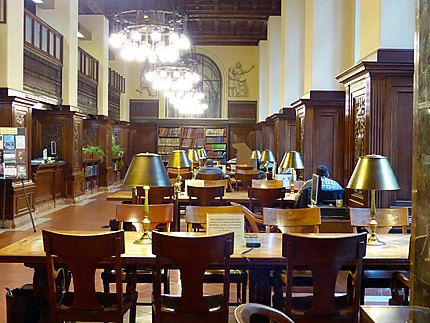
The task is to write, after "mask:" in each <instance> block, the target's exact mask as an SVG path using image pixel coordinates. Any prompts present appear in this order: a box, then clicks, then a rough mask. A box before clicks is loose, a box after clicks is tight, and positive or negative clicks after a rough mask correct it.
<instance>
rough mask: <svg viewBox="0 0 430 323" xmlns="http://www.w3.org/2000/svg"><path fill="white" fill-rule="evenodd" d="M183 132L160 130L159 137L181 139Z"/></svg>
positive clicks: (178, 129) (168, 129) (177, 129)
mask: <svg viewBox="0 0 430 323" xmlns="http://www.w3.org/2000/svg"><path fill="white" fill-rule="evenodd" d="M180 132H181V128H179V127H178V128H159V129H158V136H159V137H179V134H180Z"/></svg>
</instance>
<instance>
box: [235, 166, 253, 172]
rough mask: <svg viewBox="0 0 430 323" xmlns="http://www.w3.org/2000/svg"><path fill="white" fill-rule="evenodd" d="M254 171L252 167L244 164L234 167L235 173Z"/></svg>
mask: <svg viewBox="0 0 430 323" xmlns="http://www.w3.org/2000/svg"><path fill="white" fill-rule="evenodd" d="M253 169H255V167H254V166H248V165H246V164H243V165H236V171H241V170H253Z"/></svg>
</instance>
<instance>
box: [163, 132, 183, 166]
mask: <svg viewBox="0 0 430 323" xmlns="http://www.w3.org/2000/svg"><path fill="white" fill-rule="evenodd" d="M180 134H181V128H180V127H160V128H158V154H159V155H160V156H161V159H162V160H163V162H168V161H169V157H170V155H171V153H172V151H173V150H176V149H179V136H180Z"/></svg>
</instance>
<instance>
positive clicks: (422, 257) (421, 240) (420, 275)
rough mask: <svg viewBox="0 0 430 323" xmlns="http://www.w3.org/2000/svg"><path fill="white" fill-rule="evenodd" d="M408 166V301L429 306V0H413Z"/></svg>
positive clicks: (427, 307) (415, 304)
mask: <svg viewBox="0 0 430 323" xmlns="http://www.w3.org/2000/svg"><path fill="white" fill-rule="evenodd" d="M417 4H418V5H417V21H416V40H417V41H416V42H415V58H416V61H415V82H414V87H415V92H414V144H413V145H414V153H413V156H412V157H413V158H412V159H413V166H412V167H413V169H412V177H413V179H412V217H413V218H412V248H411V270H412V278H413V287H412V295H411V303H412V305H414V306H418V307H424V308H426V309H427V310H428V309H429V308H430V299H429V297H428V291H429V289H430V286H429V285H430V279H429V273H430V270H429V269H430V244H429V238H430V235H429V232H430V84H429V82H428V80H429V75H430V45H429V44H430V0H418V1H417Z"/></svg>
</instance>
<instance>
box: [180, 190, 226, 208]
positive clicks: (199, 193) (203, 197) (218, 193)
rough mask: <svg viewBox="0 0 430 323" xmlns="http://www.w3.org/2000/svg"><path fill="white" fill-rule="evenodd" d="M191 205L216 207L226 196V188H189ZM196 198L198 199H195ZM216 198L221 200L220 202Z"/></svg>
mask: <svg viewBox="0 0 430 323" xmlns="http://www.w3.org/2000/svg"><path fill="white" fill-rule="evenodd" d="M187 187H188V188H187V189H188V192H187V194H188V196H189V204H190V205H214V204H217V203H219V202H220V201H219V200H222V197H223V196H224V186H209V187H197V186H187ZM193 197H195V198H196V199H193ZM216 198H219V199H218V200H217V199H216Z"/></svg>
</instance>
